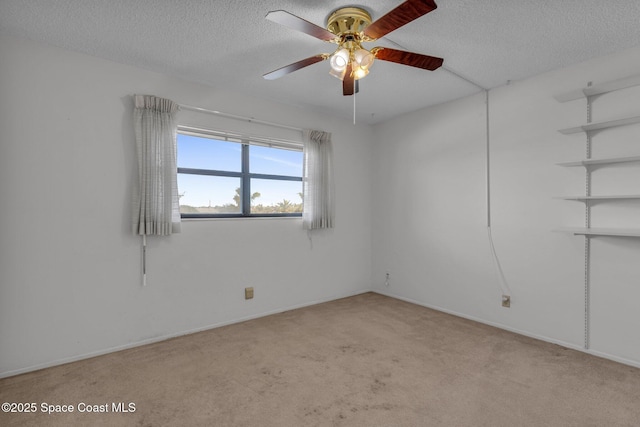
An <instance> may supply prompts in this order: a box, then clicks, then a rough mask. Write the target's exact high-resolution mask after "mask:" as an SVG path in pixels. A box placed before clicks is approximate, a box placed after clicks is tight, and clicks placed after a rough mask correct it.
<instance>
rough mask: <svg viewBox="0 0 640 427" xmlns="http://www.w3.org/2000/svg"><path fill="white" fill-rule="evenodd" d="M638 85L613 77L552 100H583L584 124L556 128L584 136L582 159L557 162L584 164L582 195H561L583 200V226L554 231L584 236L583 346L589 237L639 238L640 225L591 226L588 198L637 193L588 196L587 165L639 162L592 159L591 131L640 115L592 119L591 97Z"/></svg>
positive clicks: (637, 79)
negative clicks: (584, 108) (585, 116)
mask: <svg viewBox="0 0 640 427" xmlns="http://www.w3.org/2000/svg"><path fill="white" fill-rule="evenodd" d="M639 85H640V74H639V75H634V76H630V77H626V78H623V79H619V80H614V81H610V82H606V83H601V84H598V85H595V86H593V85H591V83H589V84H588V86H587V87H584V88H582V89H577V90H573V91H571V92H567V93H564V94H561V95H558V96H555V99H556V100H557V101H558V102H568V101H573V100H575V99H581V98H585V99H586V101H587V102H586V110H587V111H586V112H587V124H585V125H582V126H578V127H572V128H567V129H561V130H559V132H560V133H562V134H564V135H571V134H576V133H584V135H585V137H586V159H584V160H577V161H572V162H563V163H558V165H559V166H565V167H569V166H584V167H585V174H586V180H585V183H586V184H585V187H586V188H585V195H584V196H568V197H562V199H564V200H576V201H580V202H584V204H585V221H584V227H577V228H576V227H571V228H561V229H558V230H555V231H562V232H566V233H571V234H573V235H578V236H584V237H585V239H584V260H585V264H584V348H585V349H589V347H590V323H591V315H590V312H591V308H590V307H591V273H590V272H591V267H590V265H591V238H592V237H596V236H611V237H634V238H638V237H640V228H637V229H628V228H597V227H592V226H591V225H592V221H591V220H592V218H591V208H592V206H591V205H592V203H590V202H591V201H597V200H600V201H613V200H640V195H637V194H628V195H600V196H593V195H591V190H592V172H593V169H592V168H590V167H589V166H594V165H608V164H615V163H627V162H639V161H640V156H625V157H612V158H602V159H592V158H591V153H592V139H593V137H594V132H593V131H599V130H604V129H610V128H614V127H618V126H626V125H631V124H635V123H640V115H636V116H631V117H625V118H621V119H616V120H609V121H603V122H593V121H592V118H593V100H594V96H595V95H601V94H605V93H608V92H613V91H616V90H621V89H626V88H629V87H632V86H639Z"/></svg>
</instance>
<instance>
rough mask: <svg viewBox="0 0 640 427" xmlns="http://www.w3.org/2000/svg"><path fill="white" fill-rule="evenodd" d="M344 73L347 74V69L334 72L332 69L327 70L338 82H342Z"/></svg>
mask: <svg viewBox="0 0 640 427" xmlns="http://www.w3.org/2000/svg"><path fill="white" fill-rule="evenodd" d="M346 73H347V67H345V68H344V69H343V70H342V71H336V70H335V69H333V68H331V69H330V70H329V74H331V75H332V76H333V77H335V78H337V79H340V80H344V76H345V74H346Z"/></svg>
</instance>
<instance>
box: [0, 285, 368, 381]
mask: <svg viewBox="0 0 640 427" xmlns="http://www.w3.org/2000/svg"><path fill="white" fill-rule="evenodd" d="M368 292H371V289H362V290H359V291H355V292H348V293H344V294H338V295H333V296H330V297H327V298H323V299H319V300H313V301H309V302H305V303H302V304H296V305H292V306H287V307H283V308H278V309H275V310H270V311H266V312H262V313H257V314H252V315H250V316H245V317H240V318H237V319H231V320H227V321H224V322H219V323H214V324H211V325H206V326H202V327H199V328H195V329H189V330H186V331H181V332H176V333H173V334H167V335H160V336H157V337H153V338H149V339H145V340H141V341H136V342H133V343H129V344H125V345H121V346H116V347H110V348H106V349H102V350H98V351H94V352H90V353H84V354H80V355H77V356H71V357H65V358H62V359H58V360H54V361H52V362H47V363H42V364H39V365H34V366H29V367H26V368H21V369H16V370H12V371H7V372H2V373H0V378H7V377H13V376H15V375H20V374H26V373H28V372H33V371H38V370H40V369H46V368H51V367H54V366H59V365H64V364H67V363H72V362H77V361H79V360H84V359H90V358H92V357H98V356H103V355H105V354H110V353H115V352H117V351H122V350H127V349H130V348H136V347H140V346H143V345H147V344H153V343H157V342H160V341H166V340H169V339H172V338H177V337H181V336H185V335H191V334H195V333H198V332H203V331H208V330H210V329H215V328H221V327H223V326H227V325H233V324H235V323H242V322H246V321H248V320H253V319H258V318H261V317H265V316H270V315H273V314H278V313H284V312H286V311H291V310H297V309H299V308H304V307H309V306H312V305H317V304H322V303H325V302H330V301H335V300H339V299H343V298H349V297H353V296H356V295H361V294H366V293H368Z"/></svg>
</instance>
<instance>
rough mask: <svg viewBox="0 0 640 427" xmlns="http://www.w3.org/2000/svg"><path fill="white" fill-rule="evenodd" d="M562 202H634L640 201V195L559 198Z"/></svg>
mask: <svg viewBox="0 0 640 427" xmlns="http://www.w3.org/2000/svg"><path fill="white" fill-rule="evenodd" d="M560 199H563V200H578V201H581V202H584V201H587V200H634V199H640V194H626V195H617V196H565V197H560Z"/></svg>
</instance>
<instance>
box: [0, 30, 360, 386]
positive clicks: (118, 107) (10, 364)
mask: <svg viewBox="0 0 640 427" xmlns="http://www.w3.org/2000/svg"><path fill="white" fill-rule="evenodd" d="M0 58H2V60H1V61H0V200H2V202H1V204H2V209H1V214H0V376H7V375H12V374H16V373H19V372H23V371H27V370H32V369H35V368H38V367H43V366H49V365H52V364H57V363H61V362H64V361H69V360H73V359H76V358H81V357H85V356H87V355H92V354H99V353H103V352H107V351H110V350H113V349H118V348H122V347H127V346H131V345H136V344H139V343H142V342H146V341H152V340H157V339H161V338H163V337H168V336H172V335H178V334H182V333H185V332H188V331H193V330H198V329H203V328H208V327H211V326H214V325H220V324H225V323H229V322H234V321H238V320H242V319H246V318H250V317H255V316H259V315H263V314H266V313H271V312H277V311H282V310H285V309H288V308H292V307H297V306H303V305H307V304H311V303H314V302H319V301H326V300H330V299H335V298H339V297H342V296H347V295H351V294H354V293H359V292H362V291H365V290H368V289H369V287H370V271H371V221H370V218H369V216H368V215H366V214H365V215H362V213H363V212H365V213H366V212H368V211H369V206H370V199H371V191H370V188H371V187H370V169H369V167H368V166H369V164H370V153H371V150H370V148H369V142H368V140H369V139H370V137H371V135H372V133H371V129H369V128H368V127H363V126H353V125H352V124H350V123H349V121H348V120H345V121H341V120H339V119H334V118H330V117H326V116H322V115H319V114H314V113H312V112H308V111H301V110H300V109H295V108H290V107H284V106H282V105H279V104H275V103H271V102H268V101H264V100H257V99H252V98H248V97H245V96H241V95H238V94H233V93H228V92H225V91H224V90H218V89H216V88H211V87H207V86H202V85H198V84H193V83H187V82H184V81H181V80H178V79H175V78H171V77H168V76H164V75H160V74H157V73H153V72H150V71H145V70H140V69H136V68H132V67H129V66H124V65H121V64H116V63H112V62H108V61H104V60H101V59H97V58H94V57H90V56H86V55H81V54H76V53H72V52H69V51H64V50H60V49H56V48H52V47H48V46H45V45H41V44H36V43H33V42H30V41H26V40H21V39H13V38H7V37H3V38H0ZM134 93H148V94H155V95H158V96H163V97H168V98H170V99H173V100H175V101H177V102H179V103H182V104H188V105H195V106H200V107H204V108H209V109H214V110H221V111H225V112H228V113H233V114H238V115H243V116H252V117H256V118H258V119H261V120H267V121H273V122H279V123H284V124H288V125H291V126H296V127H301V128H306V127H310V128H314V129H321V130H325V131H329V132H332V133H333V141H334V150H335V173H336V192H337V218H336V228H335V229H334V230H332V231H327V232H321V233H317V234H316V235H315V236H314V239H313V247H311V245H310V242H309V240H308V238H307V234H306V232H304V231H303V230H302V227H301V220H300V219H295V218H294V219H291V218H287V219H255V220H254V219H251V220H246V219H245V220H238V219H236V220H233V219H230V220H210V221H188V222H185V223H184V224H183V227H182V228H183V232H182V233H181V234H176V235H173V236H171V237H169V238H150V239H149V242H148V283H149V284H148V286H147V287H146V288H143V287H142V286H141V280H140V273H141V255H140V238H138V237H134V236H132V235H131V232H130V225H129V224H130V204H129V201H130V198H131V190H130V184H131V182H132V177H133V176H134V173H135V167H136V163H135V162H136V160H135V150H134V136H133V128H132V119H131V116H132V100H131V95H132V94H134ZM182 121H183V123H186V124H192V125H201V126H212V127H215V128H221V129H224V130H240V131H245V132H249V133H252V134H258V133H271V134H273V135H276V134H281V133H282V131H279V130H277V129H275V128H270V127H264V126H258V125H255V124H249V123H246V122H239V121H235V120H229V119H221V118H219V117H216V116H212V115H205V114H200V113H188V112H184V114H183V115H182ZM285 133H286V132H285ZM284 136H288V137H295V135H291V134H288V135H284ZM327 265H328V266H330V267H326V266H327ZM246 286H253V287H254V288H255V298H254V299H253V300H250V301H245V300H244V287H246Z"/></svg>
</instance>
